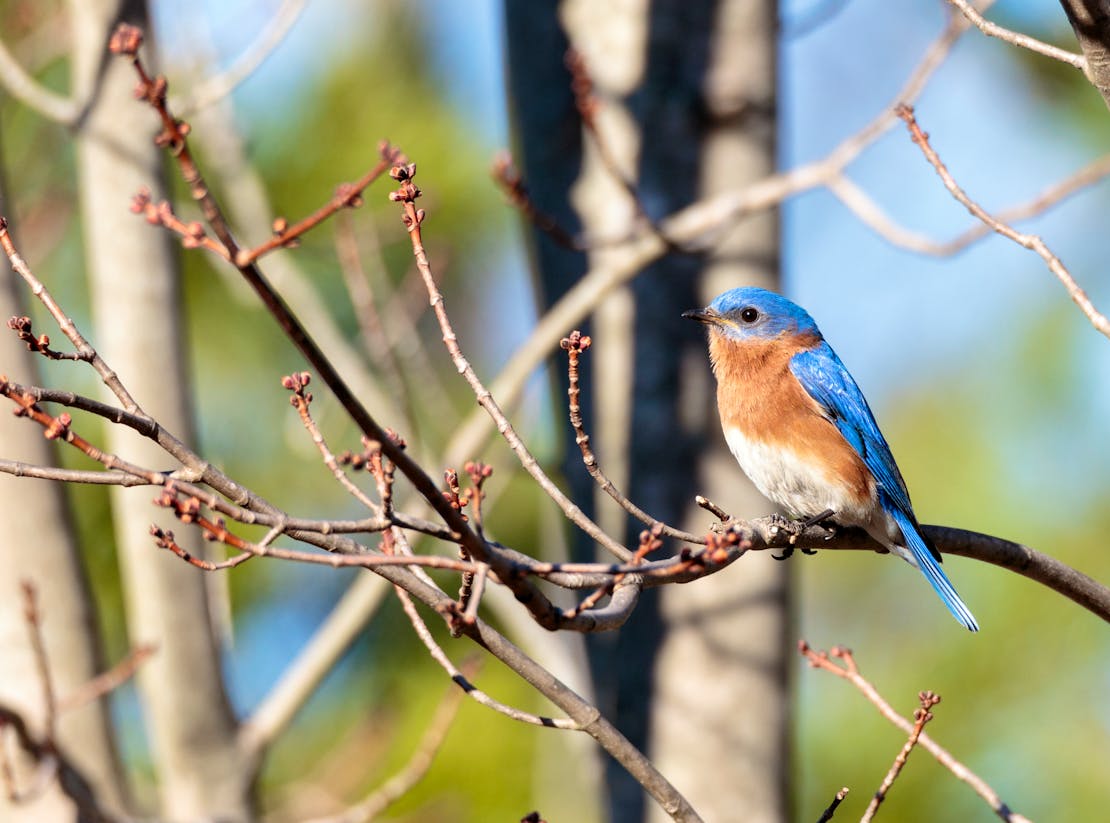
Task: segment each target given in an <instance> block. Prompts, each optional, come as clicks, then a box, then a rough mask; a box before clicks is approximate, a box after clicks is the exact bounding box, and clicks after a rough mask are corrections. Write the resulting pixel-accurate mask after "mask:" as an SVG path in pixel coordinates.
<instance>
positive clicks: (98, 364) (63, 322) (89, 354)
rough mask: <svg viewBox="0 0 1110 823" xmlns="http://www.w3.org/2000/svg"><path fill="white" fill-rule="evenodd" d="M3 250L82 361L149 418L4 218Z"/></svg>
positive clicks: (132, 408) (127, 403)
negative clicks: (38, 274) (44, 279)
mask: <svg viewBox="0 0 1110 823" xmlns="http://www.w3.org/2000/svg"><path fill="white" fill-rule="evenodd" d="M0 248H2V249H3V250H4V254H6V255H7V257H8V260H9V262H10V263H11V265H12V269H13V270H14V271H15V273H16V274H18V275H19V276H20V277H21V278H23V282H25V283H26V284H27V285H28V287H30V289H31V293H32V294H33V295H34V296H35V297H37V298H38V299H39V301H40V302H41V303H42V304H43V305H44V306H45V307H46V310H47V311H48V312H50V316H51V317H53V318H54V321H55V322H56V323H57V324H58V328H59V329H61V331H62V333H63V334H64V335H65V336H66V337H67V338H68V339H69V341H70V342H71V343H72V344H73V346H74V348H75V349H77V353H78V354H79V355H81V358H80V359H81V360H84V361H86V362H88V363H89V365H91V366H92V367H93V368H94V369H95V370H96V373H97V374H99V375H100V379H101V380H103V381H104V385H105V386H107V387H108V388H109V389H110V390H111V392H112V394H114V395H115V396H116V397H117V398H118V399H119V401H120V403H122V404H123V407H124V408H125V409H126V410H127V411H128V412H131V413H132V414H137V415H141V416H144V417H145V416H146V415H145V414H144V413H143V411H142V409H141V408H139V404H138V403H136V402H135V399H134V398H133V397H132V396H131V395H130V394H129V393H128V391H127V390H126V389H125V388H124V387H123V384H122V383H120V381H119V377H118V376H117V375H116V373H115V372H114V371H112V370H111V369H110V368H109V367H108V364H107V363H105V362H104V360H102V359H101V357H100V355H99V354H97V353H96V349H94V348H93V347H92V346H91V345H89V342H88V341H87V340H86V339H85V338H84V337H82V336H81V333H80V332H79V331H78V330H77V326H76V325H74V323H73V321H72V320H71V319H70V318H69V316H68V315H67V314H66V313H65V311H63V310H62V307H61V306H60V305H58V302H57V301H56V300H55V299H54V297H53V296H52V295H51V294H50V292H49V291H47V289H46V286H44V285H43V284H42V281H40V280H39V279H38V278H37V277H35V275H34V273H33V272H32V271H31V267H30V266H28V265H27V261H26V260H24V259H23V257H22V256H21V255H20V254H19V252H18V251H16V248H15V243H14V242H13V241H12V236H11V233H10V232H9V231H8V221H7V220H6V219H5V218H4V217H3V216H0Z"/></svg>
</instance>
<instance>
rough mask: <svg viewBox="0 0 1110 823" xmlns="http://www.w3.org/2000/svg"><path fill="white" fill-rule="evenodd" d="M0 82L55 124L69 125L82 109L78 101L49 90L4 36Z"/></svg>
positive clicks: (0, 46)
mask: <svg viewBox="0 0 1110 823" xmlns="http://www.w3.org/2000/svg"><path fill="white" fill-rule="evenodd" d="M0 85H3V87H4V88H5V89H7V91H8V93H9V94H10V95H11V96H12V97H14V98H15V99H16V100H18V101H19V102H21V103H23V104H24V105H26V106H28V107H29V108H31V109H33V110H35V111H37V112H38V113H39V114H41V115H42V116H43V117H45V118H46V119H48V120H53V121H54V122H56V123H61V124H62V125H65V126H68V125H70V124H71V123H73V121H74V120H76V119H77V116H78V115H79V114H80V112H81V106H80V105H79V104H78V102H77V101H76V100H73V99H71V98H69V97H66V96H65V95H62V94H58V93H57V92H56V91H52V90H51V89H48V88H47V87H46V86H44V85H42V84H41V83H39V82H38V81H37V80H35V78H34V77H32V76H31V75H30V74H28V72H27V71H26V70H25V69H24V68H23V66H21V65H20V64H19V61H18V60H16V59H15V56H14V55H13V54H12V53H11V51H9V50H8V46H7V44H6V43H5V42H4V41H3V39H0Z"/></svg>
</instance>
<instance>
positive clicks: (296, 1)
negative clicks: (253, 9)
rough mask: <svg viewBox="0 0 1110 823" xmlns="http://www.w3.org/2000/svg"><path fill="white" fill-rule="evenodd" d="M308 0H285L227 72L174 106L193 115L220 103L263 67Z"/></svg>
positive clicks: (204, 83) (201, 84)
mask: <svg viewBox="0 0 1110 823" xmlns="http://www.w3.org/2000/svg"><path fill="white" fill-rule="evenodd" d="M307 5H308V0H283V2H282V4H281V5H280V6H279V7H278V8H277V11H275V12H274V13H273V14H272V15H270V18H269V19H268V20H267V21H266V25H265V26H263V27H262V30H261V31H260V32H259V33H258V36H257V37H256V38H255V39H254V40H253V41H252V42H251V43H250V45H248V46H247V47H246V48H245V49H243V51H242V52H241V53H240V54H239V56H238V57H237V58H235V62H233V63H232V64H231V65H230V66H228V68H227V69H226V70H225V71H222V72H220V73H219V74H215V75H212V76H211V77H208V78H206V79H205V80H203V81H202V82H201V83H199V84H198V85H197V87H196V88H195V89H193V91H192V92H191V93H190V95H189V97H188V98H187V99H186V100H184V101H174V107H175V108H177V109H179V110H180V111H182V112H184V113H185V114H192V113H194V112H197V111H200V110H201V109H206V108H208V107H209V106H211V105H213V104H215V103H218V102H219V101H220V100H222V99H223V98H225V97H227V95H229V94H231V92H233V91H235V89H236V88H238V86H239V85H240V84H241V83H242V82H243V81H244V80H246V79H247V78H248V77H250V76H251V75H252V74H254V72H255V71H256V70H257V69H258V67H259V66H261V65H262V64H263V63H264V62H265V61H266V58H268V57H269V56H270V55H271V54H273V53H274V51H275V50H276V49H277V47H278V46H280V45H281V44H282V43H283V42H284V41H285V38H286V36H287V35H288V34H289V32H290V31H292V29H293V26H294V24H295V23H296V22H297V20H298V19H299V18H300V16H301V12H303V11H304V9H305V6H307Z"/></svg>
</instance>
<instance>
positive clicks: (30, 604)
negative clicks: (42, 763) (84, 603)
mask: <svg viewBox="0 0 1110 823" xmlns="http://www.w3.org/2000/svg"><path fill="white" fill-rule="evenodd" d="M19 588H20V593H21V594H22V595H23V619H24V620H25V621H26V623H27V632H28V634H29V635H30V639H31V652H32V654H33V656H34V659H35V670H36V672H37V673H38V680H39V688H40V689H42V709H43V711H42V721H43V736H44V737H45V739H46V740H48V741H51V740H55V739H56V738H57V733H58V700H57V695H56V694H55V693H54V678H53V676H52V675H51V674H50V661H49V660H48V659H47V656H46V641H45V640H44V639H43V636H42V613H41V612H40V611H39V604H38V589H37V588H36V587H35V584H34V583H33V582H32V581H30V580H22V581H20V587H19Z"/></svg>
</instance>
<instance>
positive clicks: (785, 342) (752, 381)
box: [709, 329, 875, 514]
mask: <svg viewBox="0 0 1110 823" xmlns="http://www.w3.org/2000/svg"><path fill="white" fill-rule="evenodd" d="M819 342H820V338H819V337H817V336H816V335H794V336H792V337H785V336H781V337H778V338H773V339H771V340H750V341H743V342H740V341H737V340H734V339H732V338H729V337H726V336H725V335H723V334H721V333H720V332H718V331H717V330H716V329H714V330H712V331H711V333H710V338H709V356H710V360H711V362H712V364H713V372H714V374H715V375H716V377H717V407H718V411H719V412H720V415H721V425H722V427H723V428H724V430H725V432H726V433H727V432H729V431H730V430H734V431H737V432H739V433H741V434H742V435H743V437H744V438H746V439H747V441H749V442H750V443H758V444H761V445H763V446H765V447H767V449H769V450H776V451H777V450H782V451H783V452H784V453H785V454H786V455H789V461H788V462H789V463H790V464H791V465H797V466H804V467H805V470H806V471H808V472H812V473H813V474H814V475H815V476H814V477H812V478H806V479H805V480H806V481H809V483H808V484H809V485H815V486H828V487H830V488H831V487H838V491H839V493H840V494H841V495H842V497H843V498H847V499H850V500H852V501H854V502H855V503H856V505H857V506H858V507H860V508H861V510H862V509H863V508H865V507H867V506H868V505H869V504H870V501H871V500H873V497H874V493H875V482H874V479H873V477H872V475H871V472H870V471H869V470H868V468H867V466H866V465H865V464H864V462H863V460H862V459H861V457H860V456H859V455H858V454H857V453H856V451H855V449H853V448H852V446H851V445H850V444H849V443H848V441H847V440H845V439H844V436H843V435H842V434H841V433H840V432H839V431H838V430H837V428H836V426H835V425H833V423H832V422H831V421H830V420H829V419H828V418H827V417H825V415H824V412H823V410H822V408H821V406H820V405H819V404H818V403H817V402H816V401H815V400H814V399H813V398H812V397H810V396H809V394H808V393H807V392H806V390H805V389H804V388H802V385H801V384H800V383H799V382H798V379H797V378H796V377H795V376H794V374H793V373H792V372H791V371H790V358H792V357H793V356H794V355H795V354H797V353H798V352H800V351H807V350H809V349H810V348H812V347H813V346H815V345H816V344H818V343H819ZM734 452H735V449H734ZM737 458H738V459H741V458H740V455H739V454H737ZM741 464H742V467H743V468H744V470H745V471H746V472H747V473H748V474H749V475H750V476H752V479H753V480H756V477H755V474H756V473H758V472H759V471H760V469H761V468H762V467H752V466H746V465H743V460H742V459H741ZM753 469H754V470H755V471H753ZM794 480H795V484H796V485H799V486H802V485H806V483H805V482H804V481H803V479H802V478H795V479H794ZM756 482H757V485H761V484H760V483H759V481H758V480H757V481H756ZM763 491H764V493H765V494H768V496H770V497H772V499H775V497H776V496H775V495H774V494H770V493H768V490H767V489H763ZM776 502H780V503H783V502H784V501H782V500H777V501H776ZM841 508H843V506H841ZM820 510H821V509H818V510H817V511H820ZM809 513H810V514H816V513H817V512H816V511H815V512H809Z"/></svg>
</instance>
